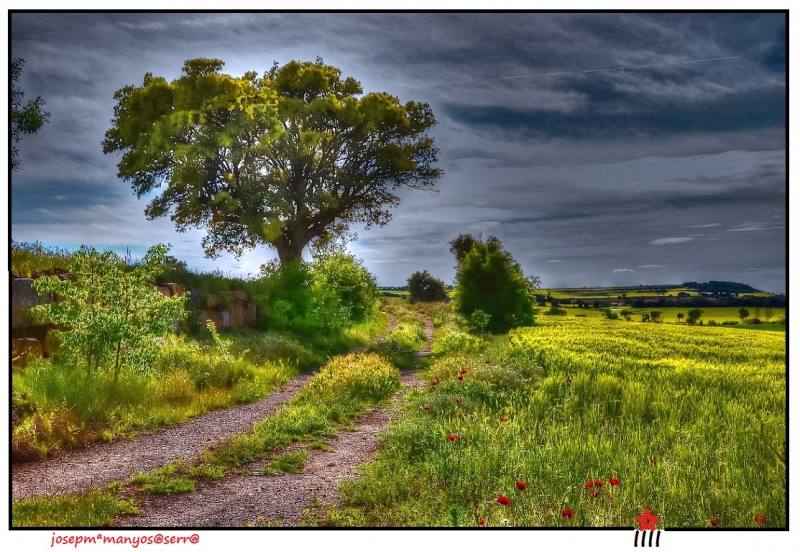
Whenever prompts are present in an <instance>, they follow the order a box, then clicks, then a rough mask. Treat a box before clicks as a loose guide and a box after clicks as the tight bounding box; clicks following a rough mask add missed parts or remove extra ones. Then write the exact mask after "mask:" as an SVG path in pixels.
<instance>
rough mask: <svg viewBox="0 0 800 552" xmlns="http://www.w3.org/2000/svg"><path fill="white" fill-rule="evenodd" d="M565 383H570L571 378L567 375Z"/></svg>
mask: <svg viewBox="0 0 800 552" xmlns="http://www.w3.org/2000/svg"><path fill="white" fill-rule="evenodd" d="M567 383H568V384H569V383H572V378H571V377H569V376H567Z"/></svg>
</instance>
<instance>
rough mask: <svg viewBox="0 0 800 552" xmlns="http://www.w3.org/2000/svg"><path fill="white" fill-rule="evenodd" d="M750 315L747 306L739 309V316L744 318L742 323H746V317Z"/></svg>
mask: <svg viewBox="0 0 800 552" xmlns="http://www.w3.org/2000/svg"><path fill="white" fill-rule="evenodd" d="M748 316H750V311H749V310H747V309H746V308H744V307H742V308H740V309H739V318H741V319H742V324H744V319H745V318H747V317H748Z"/></svg>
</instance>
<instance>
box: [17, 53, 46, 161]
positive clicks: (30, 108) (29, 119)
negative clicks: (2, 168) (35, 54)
mask: <svg viewBox="0 0 800 552" xmlns="http://www.w3.org/2000/svg"><path fill="white" fill-rule="evenodd" d="M24 65H25V60H24V59H15V60H13V61H12V62H11V94H10V97H9V101H10V103H11V168H12V169H13V170H15V171H17V170H19V167H20V164H21V161H20V159H19V151H17V146H16V145H15V144H16V143H17V142H19V140H20V138H21V137H22V135H23V134H35V133H36V132H38V131H39V129H40V128H42V126H43V125H44V124H45V123H47V122H48V120H47V118H48V117H49V116H50V114H49V113H48V112H46V111H44V110H43V109H42V106H43V105H45V104H44V100H43V99H42V97H41V96H38V97H37V98H36V99H35V100H31V101H29V102H28V103H27V104H25V105H24V106H23V105H22V98H24V97H25V92H24V91H23V90H22V89H21V88H19V87H18V86H17V85H16V83H17V82H19V77H20V76H21V75H22V67H23V66H24Z"/></svg>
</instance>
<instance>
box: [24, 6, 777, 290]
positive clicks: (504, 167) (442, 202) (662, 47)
mask: <svg viewBox="0 0 800 552" xmlns="http://www.w3.org/2000/svg"><path fill="white" fill-rule="evenodd" d="M786 40H787V38H786V21H785V18H784V15H783V14H719V13H716V14H675V13H647V14H634V13H625V14H608V13H601V14H576V13H573V14H568V13H567V14H541V13H540V14H536V13H533V14H520V13H514V14H474V13H471V14H468V13H464V14H383V13H361V14H358V13H355V14H322V13H310V14H280V13H274V14H234V13H231V14H169V13H157V14H146V13H138V14H92V13H75V14H49V15H47V14H23V13H15V14H12V16H11V55H12V57H14V58H24V59H25V61H26V65H25V69H24V73H23V76H22V78H21V81H20V85H21V87H22V89H23V90H25V91H26V98H31V97H35V96H37V95H41V96H42V97H43V98H44V100H45V102H46V103H47V105H46V109H47V111H49V112H50V114H51V116H50V122H49V124H47V125H45V126H44V127H43V129H42V130H41V131H40V132H39V133H38V134H37V135H34V136H25V137H24V138H23V140H22V141H21V142H20V143H19V150H20V153H21V159H22V167H23V170H22V171H20V172H18V173H15V174H14V175H13V178H12V196H11V221H12V225H11V237H12V239H14V240H17V241H28V242H30V241H36V240H39V241H41V242H43V243H44V244H46V245H54V246H66V247H75V246H78V245H81V244H91V245H94V246H95V247H98V248H101V249H105V248H112V249H114V250H116V251H122V252H124V251H125V248H126V247H130V248H131V249H132V250H133V251H134V252H135V253H141V252H143V251H145V250H146V248H147V246H149V245H153V244H155V243H161V242H169V243H171V244H172V245H173V249H172V253H173V254H174V255H175V256H177V257H178V258H180V259H183V260H185V261H187V262H188V263H189V265H190V266H191V267H194V268H197V269H202V270H212V269H214V268H220V269H221V270H223V271H225V272H231V273H233V274H244V275H247V274H250V273H255V272H257V270H258V266H259V264H260V263H262V262H264V261H265V260H267V259H269V258H273V257H274V256H275V255H274V252H273V251H271V250H269V249H266V248H264V247H262V248H259V249H257V250H255V251H252V252H250V253H247V254H245V255H244V256H243V257H242V258H240V259H238V260H237V259H235V258H233V257H231V256H228V255H226V256H223V257H222V258H220V259H217V260H214V261H212V260H209V259H206V258H204V257H203V250H202V247H201V245H200V241H201V239H202V237H203V234H202V233H201V232H200V231H190V232H187V233H185V234H179V233H177V232H175V230H174V229H173V226H172V223H171V222H170V221H169V220H168V219H159V220H156V221H147V220H146V219H145V217H144V213H143V211H144V208H145V206H146V200H137V199H136V197H135V196H134V195H133V192H132V190H131V187H130V185H129V184H126V183H124V182H122V181H121V180H120V179H118V178H117V177H116V173H117V168H116V163H117V162H118V160H119V158H118V157H117V156H116V155H103V153H102V149H101V145H100V142H101V140H102V138H103V135H104V133H105V131H106V130H107V129H108V128H109V127H110V119H111V117H112V114H113V106H114V100H113V95H114V92H115V91H116V90H118V89H119V88H121V87H123V86H125V85H127V84H136V85H141V82H142V78H143V76H144V74H145V73H146V72H151V73H153V74H154V75H159V76H163V77H165V78H167V79H168V80H172V79H175V78H177V77H178V76H179V75H180V69H181V66H182V65H183V62H184V61H185V60H187V59H192V58H197V57H208V58H219V59H222V60H223V61H225V64H226V65H225V72H228V73H230V74H232V75H237V76H238V75H241V74H243V73H244V72H245V71H248V70H256V71H259V72H262V71H265V70H267V69H269V68H270V67H271V66H272V64H273V61H278V62H279V63H280V64H284V63H286V62H288V61H291V60H300V61H307V60H314V59H315V58H316V57H317V56H321V57H322V58H323V59H324V60H325V62H326V63H328V64H330V65H334V66H337V67H339V68H341V69H342V72H343V74H344V75H345V76H352V77H354V78H356V79H357V80H359V81H360V82H361V83H362V85H363V87H364V90H365V91H386V92H389V93H391V94H393V95H395V96H398V97H399V98H400V100H401V101H403V102H406V101H411V100H413V101H421V102H427V103H428V104H430V106H431V107H432V109H433V111H434V113H435V115H436V117H437V120H438V121H439V124H438V125H437V126H436V127H435V128H434V130H433V131H432V135H433V136H434V138H435V141H436V145H437V146H438V147H439V148H440V150H441V152H440V156H439V164H438V166H439V167H440V168H442V169H443V170H444V173H445V174H444V176H443V177H442V179H441V180H440V181H439V183H438V185H437V189H438V193H437V194H430V193H427V192H419V191H413V192H406V193H403V194H402V195H403V202H402V203H401V205H400V207H399V208H397V209H396V210H394V212H393V216H394V218H393V220H392V222H390V223H389V224H388V225H387V226H385V227H382V228H373V229H370V230H366V231H365V230H363V229H358V228H356V229H355V230H356V232H357V234H358V237H359V239H358V241H357V242H354V243H352V244H351V245H350V247H351V249H352V250H353V252H354V253H356V254H357V255H358V256H359V257H361V258H362V259H364V261H365V264H366V266H367V267H368V268H369V269H370V270H371V271H372V272H373V273H374V274H376V276H377V277H378V280H379V283H380V284H381V285H387V286H391V285H403V284H404V283H405V280H406V279H407V278H408V276H409V275H410V274H411V273H412V272H414V271H416V270H423V269H427V270H428V271H430V272H431V273H432V274H434V275H436V276H437V277H439V278H441V279H443V280H445V281H446V282H448V283H449V282H450V280H451V278H452V277H453V275H454V272H455V271H454V268H453V265H454V263H455V261H454V259H453V257H452V255H451V254H450V253H449V251H448V245H447V242H448V241H449V240H451V239H452V238H454V237H455V236H457V235H458V234H459V233H463V232H470V233H473V234H475V235H477V234H482V235H483V236H484V237H485V236H489V235H494V236H497V237H499V238H500V239H501V240H503V243H504V244H505V245H506V248H507V249H508V250H509V251H510V252H511V253H512V254H513V255H514V257H515V258H516V259H517V260H518V261H519V262H520V264H521V265H522V267H523V269H524V270H525V272H526V274H531V275H538V276H539V277H540V278H541V279H542V281H543V283H544V285H545V287H565V286H570V287H577V286H599V285H637V284H670V283H681V282H683V281H687V280H696V281H706V280H733V281H739V282H745V283H748V284H750V285H753V286H755V287H757V288H760V289H764V290H767V291H772V292H777V293H781V292H785V291H786V286H785V274H786V272H785V271H786V263H787V259H786V217H787V215H788V213H787V210H786V192H787V182H786V150H785V141H786V133H785V125H786V108H785V101H786V85H787V82H786V55H785V50H786Z"/></svg>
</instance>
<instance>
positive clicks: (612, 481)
mask: <svg viewBox="0 0 800 552" xmlns="http://www.w3.org/2000/svg"><path fill="white" fill-rule="evenodd" d="M608 482H609V483H611V484H612V485H619V479H617V478H616V477H612V478H611V479H609V480H608Z"/></svg>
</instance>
